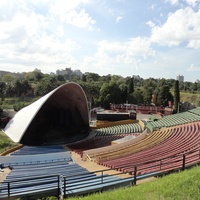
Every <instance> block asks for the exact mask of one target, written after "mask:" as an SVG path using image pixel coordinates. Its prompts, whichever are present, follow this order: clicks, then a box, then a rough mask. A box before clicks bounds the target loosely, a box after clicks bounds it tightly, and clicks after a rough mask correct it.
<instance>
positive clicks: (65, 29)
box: [0, 0, 200, 82]
mask: <svg viewBox="0 0 200 200" xmlns="http://www.w3.org/2000/svg"><path fill="white" fill-rule="evenodd" d="M70 67H71V69H72V70H77V69H79V70H81V71H82V72H83V73H85V72H92V73H97V74H99V75H101V76H102V75H107V74H112V75H121V76H123V77H126V76H132V75H139V76H140V77H142V78H144V79H146V78H150V77H152V78H166V79H170V78H173V79H176V76H177V75H183V76H184V80H185V81H190V82H195V81H196V80H197V79H200V0H140V1H139V0H73V1H72V0H0V70H2V71H11V72H29V71H33V70H34V69H36V68H37V69H40V70H41V71H42V72H43V73H50V72H54V73H55V72H56V70H58V69H59V70H61V69H65V68H70Z"/></svg>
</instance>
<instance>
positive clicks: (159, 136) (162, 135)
mask: <svg viewBox="0 0 200 200" xmlns="http://www.w3.org/2000/svg"><path fill="white" fill-rule="evenodd" d="M170 135H171V129H162V130H159V131H154V132H153V133H152V134H149V135H148V136H147V137H146V138H145V139H143V140H140V141H138V142H137V143H134V144H130V145H127V146H126V145H124V146H123V147H121V148H117V146H116V149H112V151H107V152H101V153H99V154H97V155H95V161H96V162H101V161H105V160H111V159H115V158H122V157H124V156H127V155H130V154H133V153H136V152H140V151H142V150H144V149H148V148H150V147H152V146H154V145H156V144H158V143H160V142H162V141H163V140H165V139H167V138H168V137H170Z"/></svg>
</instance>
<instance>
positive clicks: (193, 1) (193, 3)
mask: <svg viewBox="0 0 200 200" xmlns="http://www.w3.org/2000/svg"><path fill="white" fill-rule="evenodd" d="M185 1H186V2H187V3H188V5H190V6H192V7H195V6H196V5H197V3H200V1H199V0H185Z"/></svg>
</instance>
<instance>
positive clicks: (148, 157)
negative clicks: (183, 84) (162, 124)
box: [99, 123, 200, 174]
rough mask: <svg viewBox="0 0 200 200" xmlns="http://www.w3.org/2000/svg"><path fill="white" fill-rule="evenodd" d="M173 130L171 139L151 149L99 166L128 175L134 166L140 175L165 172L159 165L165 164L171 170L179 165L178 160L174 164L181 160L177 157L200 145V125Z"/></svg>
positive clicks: (195, 124) (190, 125)
mask: <svg viewBox="0 0 200 200" xmlns="http://www.w3.org/2000/svg"><path fill="white" fill-rule="evenodd" d="M172 130H173V133H172V134H171V136H170V137H168V138H166V139H165V140H163V141H162V142H160V143H159V144H157V145H155V146H153V147H151V148H148V149H145V150H143V151H140V152H137V153H134V154H132V155H129V156H125V157H120V158H117V159H112V160H108V161H103V162H99V164H101V165H104V166H107V167H111V168H115V169H118V170H121V171H123V172H128V173H133V171H134V165H138V166H139V167H138V170H137V172H138V174H143V173H150V172H153V171H162V170H164V169H162V167H161V165H160V164H159V163H162V165H164V164H165V168H166V169H168V170H169V167H171V168H173V167H175V164H177V163H178V160H177V163H176V162H174V161H176V160H175V159H180V157H179V158H178V157H175V156H177V155H181V154H184V153H187V152H189V151H191V150H192V151H194V150H197V149H198V148H199V145H200V131H199V130H200V123H193V124H189V125H183V126H180V127H176V128H173V129H172ZM199 159H200V158H199ZM181 162H182V161H181ZM141 163H143V164H141ZM172 163H173V164H172ZM170 164H171V166H170ZM179 164H180V163H179Z"/></svg>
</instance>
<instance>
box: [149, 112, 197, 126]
mask: <svg viewBox="0 0 200 200" xmlns="http://www.w3.org/2000/svg"><path fill="white" fill-rule="evenodd" d="M196 112H198V109H197V110H196ZM198 121H200V115H196V114H195V110H194V112H189V111H188V112H183V113H178V114H174V115H169V116H165V117H163V118H162V119H160V120H158V121H153V122H150V121H149V122H148V123H150V124H151V125H152V126H153V128H154V129H156V128H161V127H172V126H178V125H181V124H188V123H191V122H198Z"/></svg>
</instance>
